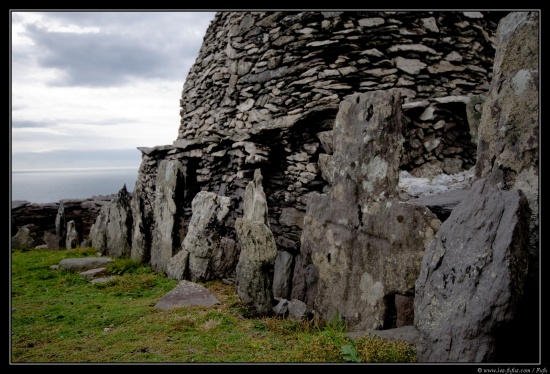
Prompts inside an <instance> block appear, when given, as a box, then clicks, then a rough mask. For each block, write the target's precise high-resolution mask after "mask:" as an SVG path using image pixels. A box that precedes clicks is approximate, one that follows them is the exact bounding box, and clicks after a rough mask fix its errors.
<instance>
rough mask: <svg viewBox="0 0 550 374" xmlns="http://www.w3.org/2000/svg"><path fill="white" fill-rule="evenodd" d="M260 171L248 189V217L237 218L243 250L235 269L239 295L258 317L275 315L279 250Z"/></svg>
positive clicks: (246, 214)
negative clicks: (275, 283) (269, 216)
mask: <svg viewBox="0 0 550 374" xmlns="http://www.w3.org/2000/svg"><path fill="white" fill-rule="evenodd" d="M262 179H263V178H262V174H261V172H260V169H256V170H255V171H254V178H253V180H251V181H250V182H249V183H248V185H247V186H246V190H245V195H244V214H243V217H242V218H241V217H239V218H237V220H236V222H235V231H236V232H237V238H238V240H239V243H240V246H241V253H240V255H239V261H238V263H237V267H236V269H235V272H236V286H237V295H238V296H239V298H240V299H241V301H243V302H244V303H245V304H248V305H249V306H251V307H253V308H254V311H255V313H256V314H258V315H269V314H272V313H273V288H272V287H273V286H272V285H273V267H274V264H275V259H276V257H277V246H276V244H275V238H274V237H273V233H272V232H271V230H270V229H269V226H268V225H269V223H268V218H267V200H266V198H265V193H264V190H263V187H262Z"/></svg>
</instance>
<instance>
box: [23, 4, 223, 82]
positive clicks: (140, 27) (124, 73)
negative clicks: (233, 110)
mask: <svg viewBox="0 0 550 374" xmlns="http://www.w3.org/2000/svg"><path fill="white" fill-rule="evenodd" d="M44 15H46V16H48V17H51V18H56V19H58V20H59V21H64V22H66V23H67V26H69V25H78V26H97V27H98V28H99V30H100V32H98V33H81V34H77V33H71V32H51V31H48V30H47V29H45V28H43V27H40V26H38V25H27V33H28V36H29V37H30V38H32V39H33V41H34V42H35V44H36V47H37V48H38V49H39V51H38V54H37V61H38V63H39V64H40V65H41V66H43V67H49V68H57V69H60V70H61V71H62V73H63V74H62V75H61V77H60V78H58V79H57V80H55V81H51V82H50V84H51V85H55V86H87V87H109V86H116V85H120V84H125V83H128V82H130V81H131V80H133V79H135V78H139V79H166V80H181V81H182V82H183V80H184V77H185V75H186V74H187V71H183V70H182V65H183V64H186V65H188V67H190V65H191V64H192V62H193V61H194V59H195V58H196V56H197V54H198V50H199V48H200V46H201V43H202V40H198V39H197V38H196V37H195V38H191V37H189V36H188V35H186V34H185V32H183V31H182V30H183V29H184V27H183V25H185V26H189V24H188V23H187V22H191V24H200V22H199V20H202V24H203V25H204V24H205V20H207V19H210V18H212V17H213V14H204V13H201V14H195V17H190V15H189V14H188V13H155V12H152V13H140V12H136V13H127V12H105V13H102V12H99V13H98V12H90V13H86V12H65V13H44ZM199 16H200V17H199ZM195 18H196V19H195ZM161 29H162V31H161ZM199 30H201V32H204V26H203V27H202V28H201V29H199ZM199 39H200V38H199Z"/></svg>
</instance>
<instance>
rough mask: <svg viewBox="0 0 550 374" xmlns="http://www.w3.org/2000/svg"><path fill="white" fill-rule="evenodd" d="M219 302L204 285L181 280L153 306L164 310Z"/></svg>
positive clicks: (210, 304)
mask: <svg viewBox="0 0 550 374" xmlns="http://www.w3.org/2000/svg"><path fill="white" fill-rule="evenodd" d="M219 303H220V302H219V301H218V300H217V299H216V298H215V297H214V295H212V293H210V291H208V289H207V288H206V287H204V286H201V285H200V284H197V283H193V282H189V281H186V280H181V281H179V283H178V285H177V286H176V287H174V288H173V289H172V290H171V291H170V292H168V293H167V294H166V295H165V296H164V297H163V298H161V299H160V300H159V301H158V302H157V303H156V305H155V308H159V309H164V310H166V309H172V308H177V307H182V306H193V305H200V306H212V305H215V304H219Z"/></svg>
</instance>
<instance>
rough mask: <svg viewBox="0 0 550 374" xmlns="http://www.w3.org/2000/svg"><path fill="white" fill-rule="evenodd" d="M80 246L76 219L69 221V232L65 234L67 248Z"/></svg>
mask: <svg viewBox="0 0 550 374" xmlns="http://www.w3.org/2000/svg"><path fill="white" fill-rule="evenodd" d="M77 246H78V232H76V226H75V222H74V221H69V222H67V233H66V236H65V248H66V249H73V248H76V247H77Z"/></svg>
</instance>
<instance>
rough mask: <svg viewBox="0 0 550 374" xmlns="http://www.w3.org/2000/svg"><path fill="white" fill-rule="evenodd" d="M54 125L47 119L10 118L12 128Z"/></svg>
mask: <svg viewBox="0 0 550 374" xmlns="http://www.w3.org/2000/svg"><path fill="white" fill-rule="evenodd" d="M52 125H54V123H52V122H47V121H28V120H12V121H11V127H12V128H19V129H22V128H39V127H50V126H52Z"/></svg>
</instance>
